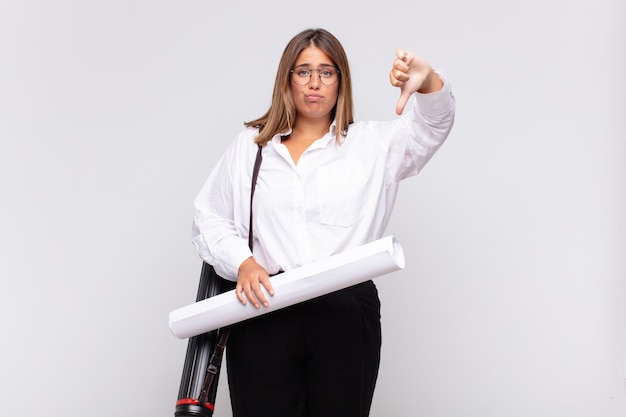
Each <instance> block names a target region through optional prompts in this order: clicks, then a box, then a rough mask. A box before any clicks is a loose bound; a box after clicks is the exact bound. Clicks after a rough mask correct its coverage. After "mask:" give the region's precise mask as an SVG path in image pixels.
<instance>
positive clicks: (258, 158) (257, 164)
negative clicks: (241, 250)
mask: <svg viewBox="0 0 626 417" xmlns="http://www.w3.org/2000/svg"><path fill="white" fill-rule="evenodd" d="M258 147H259V150H258V151H257V153H256V160H255V161H254V170H253V171H252V188H250V227H249V228H248V246H249V247H250V250H252V242H253V239H254V237H253V235H252V198H253V197H254V190H255V189H256V180H257V178H258V177H259V169H260V168H261V161H263V156H262V155H261V152H262V150H263V147H262V146H261V145H258Z"/></svg>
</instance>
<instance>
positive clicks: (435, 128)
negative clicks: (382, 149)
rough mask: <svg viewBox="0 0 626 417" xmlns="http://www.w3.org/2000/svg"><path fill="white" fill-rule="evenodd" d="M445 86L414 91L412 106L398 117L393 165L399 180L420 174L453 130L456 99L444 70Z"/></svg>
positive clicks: (394, 134) (439, 74) (392, 145)
mask: <svg viewBox="0 0 626 417" xmlns="http://www.w3.org/2000/svg"><path fill="white" fill-rule="evenodd" d="M437 75H438V76H439V77H440V78H441V80H442V81H443V88H442V89H441V90H439V91H436V92H434V93H430V94H420V93H414V94H413V96H412V98H411V107H410V109H409V111H407V112H406V113H405V114H404V115H402V117H401V118H400V119H399V120H398V121H397V124H396V127H395V129H394V132H393V134H392V140H391V142H392V143H391V149H390V159H389V163H390V166H388V168H390V169H391V171H392V176H393V177H394V178H395V179H396V180H402V179H405V178H407V177H410V176H413V175H416V174H418V173H419V172H420V171H421V170H422V168H423V167H424V165H426V163H427V162H428V161H429V160H430V159H431V158H432V156H433V155H434V154H435V152H437V150H438V149H439V148H440V147H441V145H442V144H443V143H444V142H445V140H446V138H447V137H448V135H449V134H450V130H451V129H452V126H453V124H454V115H455V100H454V94H453V93H452V88H451V86H450V82H449V81H448V80H446V78H445V76H444V75H443V74H442V73H437Z"/></svg>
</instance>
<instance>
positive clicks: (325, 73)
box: [320, 69, 334, 78]
mask: <svg viewBox="0 0 626 417" xmlns="http://www.w3.org/2000/svg"><path fill="white" fill-rule="evenodd" d="M333 74H334V72H333V70H330V69H323V70H320V77H324V78H330V77H332V76H333Z"/></svg>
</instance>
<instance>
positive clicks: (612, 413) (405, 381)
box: [0, 0, 626, 417]
mask: <svg viewBox="0 0 626 417" xmlns="http://www.w3.org/2000/svg"><path fill="white" fill-rule="evenodd" d="M625 17H626V3H624V2H623V1H620V0H596V1H593V2H592V1H581V0H568V1H565V0H560V1H556V0H554V1H547V0H527V1H524V2H521V1H520V2H515V1H508V2H503V1H496V0H478V1H472V2H468V1H462V0H454V1H437V2H416V1H414V0H413V1H405V0H396V1H392V2H382V1H376V2H373V1H364V0H360V1H344V2H338V1H327V0H317V1H306V2H303V1H298V0H291V1H252V0H250V1H199V0H195V1H192V0H183V1H154V0H151V1H147V0H145V1H140V0H110V1H79V0H74V1H70V0H57V1H44V0H14V1H11V0H9V1H7V0H2V1H0V192H1V195H2V205H1V212H0V213H1V216H0V254H1V255H0V256H1V258H0V259H1V263H0V278H1V281H0V317H1V320H2V321H1V325H2V328H1V331H2V355H1V358H0V383H1V384H2V389H1V390H0V415H2V416H18V415H19V416H39V415H42V414H45V415H50V416H85V415H89V416H92V417H105V416H106V417H110V416H168V415H169V416H173V410H174V403H175V400H176V397H177V393H178V386H179V382H180V375H181V372H182V361H183V359H184V354H185V348H186V341H185V340H178V339H176V338H174V337H173V336H172V335H171V334H170V332H169V329H168V326H167V317H168V313H169V312H170V311H171V310H173V309H175V308H177V307H180V306H182V305H186V304H188V303H190V302H192V301H193V300H194V299H195V293H196V288H197V283H198V276H199V272H200V265H201V264H200V261H199V258H198V257H197V255H196V253H195V251H194V249H193V247H192V246H191V244H190V224H191V223H190V222H191V203H192V200H193V198H194V197H195V194H196V193H197V192H198V190H199V188H200V186H201V184H202V183H203V182H204V179H205V178H206V176H207V175H208V173H209V171H210V169H211V167H212V166H213V164H214V163H215V161H216V159H217V158H218V156H219V155H220V154H221V152H222V151H223V149H224V148H225V147H226V145H227V143H228V142H229V141H230V140H231V139H232V138H233V137H234V136H235V134H236V133H237V132H239V130H240V129H241V128H242V122H243V121H244V120H250V119H252V118H255V117H257V116H259V115H261V114H262V113H264V112H265V110H266V109H267V106H268V105H269V102H270V94H271V89H272V85H273V82H274V76H275V70H276V66H277V64H278V60H279V58H280V55H281V53H282V50H283V48H284V46H285V44H286V43H287V42H288V41H289V39H290V38H291V37H292V36H293V35H295V34H296V33H297V32H299V31H300V30H302V29H305V28H308V27H324V28H326V29H328V30H330V31H331V32H333V33H334V34H335V35H336V36H337V37H338V38H339V39H340V40H341V41H342V43H343V44H344V46H345V49H346V51H347V53H348V56H349V59H350V62H351V67H352V71H353V75H354V88H355V99H356V116H357V119H360V120H361V119H378V120H380V119H389V118H393V117H395V116H394V107H395V102H396V99H397V96H398V91H397V90H396V89H394V88H392V87H391V86H389V84H388V78H387V77H388V76H387V73H388V71H389V68H390V65H391V62H392V60H393V58H394V50H395V48H397V47H402V48H407V49H410V50H413V51H414V52H416V53H418V54H421V55H423V56H424V57H425V58H427V60H429V61H430V62H431V64H432V65H433V66H435V67H439V68H443V69H444V70H445V71H446V73H447V74H448V76H449V78H450V80H451V82H452V84H453V86H454V90H455V93H456V97H457V123H456V126H455V128H454V130H453V132H452V134H451V136H450V138H449V141H448V142H447V143H446V144H445V145H444V146H443V148H442V149H441V150H440V152H439V153H438V154H437V155H436V156H435V157H434V158H433V160H432V161H431V162H430V164H429V165H428V166H427V167H426V168H425V169H424V171H423V172H422V173H421V174H420V176H418V177H416V178H413V179H410V180H407V181H406V183H404V184H403V187H402V188H401V191H400V193H401V195H400V198H399V200H398V204H397V207H396V211H395V214H394V217H393V220H392V224H391V225H390V227H389V230H388V234H393V235H395V236H397V237H398V239H399V240H400V242H401V243H402V245H403V248H404V250H405V253H406V256H407V262H408V264H407V267H406V269H405V270H404V271H401V272H396V273H393V274H390V275H388V276H385V277H381V278H379V279H378V280H377V281H376V282H377V284H378V286H379V289H380V295H381V299H382V304H383V338H384V339H383V358H382V364H381V373H380V378H379V382H378V387H377V391H376V395H375V398H374V404H373V409H372V416H375V417H382V416H384V417H387V416H428V417H473V416H476V417H492V416H493V417H518V416H519V417H623V416H624V415H626V380H625V364H624V356H625V350H626V349H625V340H626V282H625V277H626V261H625V259H626V258H625V255H626V222H625V215H624V213H625V212H626V181H625V180H626V175H625V174H626V172H625V171H626V168H625V166H626V145H625V138H626V122H625V115H624V109H625V108H626V107H625V105H626V100H625V98H624V97H626V95H625V94H626V82H625V81H624V74H626V57H625V50H624V40H625V39H626V29H624V27H625V24H626V18H625ZM215 416H216V417H225V416H230V406H229V403H228V395H227V385H226V383H225V380H222V382H221V385H220V393H219V395H218V400H217V411H216V413H215Z"/></svg>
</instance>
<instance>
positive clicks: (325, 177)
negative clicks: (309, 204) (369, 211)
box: [316, 161, 368, 227]
mask: <svg viewBox="0 0 626 417" xmlns="http://www.w3.org/2000/svg"><path fill="white" fill-rule="evenodd" d="M316 178H317V193H318V201H319V205H320V206H319V209H320V221H321V222H322V223H323V224H328V225H335V226H344V227H347V226H351V225H352V224H354V223H355V222H356V221H357V220H359V219H360V218H361V217H363V215H364V214H365V201H366V198H365V197H366V196H365V193H366V186H367V180H368V175H367V172H366V170H365V168H364V167H363V165H362V164H361V163H359V162H358V161H338V162H333V163H330V164H328V165H324V166H322V167H320V168H319V169H318V171H317V172H316Z"/></svg>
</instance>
